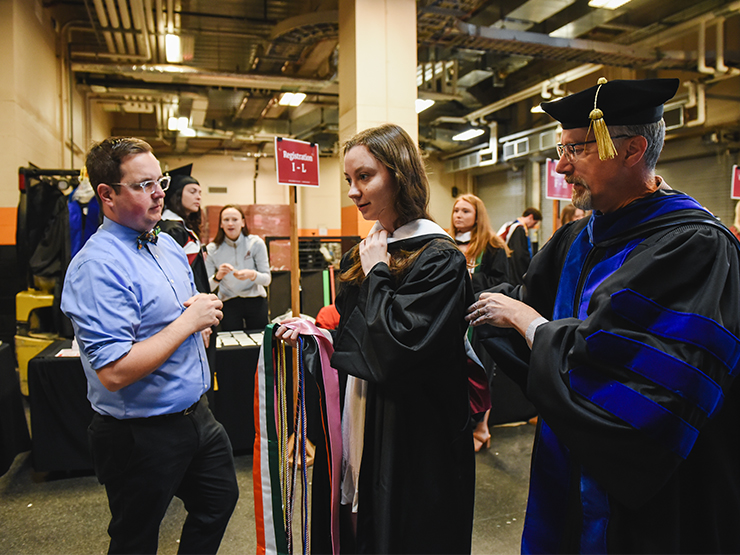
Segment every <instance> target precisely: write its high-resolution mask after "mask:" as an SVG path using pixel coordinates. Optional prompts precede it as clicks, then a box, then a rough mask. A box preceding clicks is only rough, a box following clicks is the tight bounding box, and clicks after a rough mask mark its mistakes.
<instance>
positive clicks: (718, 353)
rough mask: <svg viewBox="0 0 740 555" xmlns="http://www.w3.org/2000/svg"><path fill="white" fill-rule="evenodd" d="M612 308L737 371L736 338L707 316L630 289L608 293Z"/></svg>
mask: <svg viewBox="0 0 740 555" xmlns="http://www.w3.org/2000/svg"><path fill="white" fill-rule="evenodd" d="M611 299H612V309H613V310H614V312H616V313H617V314H619V315H620V316H622V317H623V318H626V319H627V320H630V321H631V322H634V323H635V324H637V325H638V326H640V327H642V328H643V329H645V330H647V331H649V332H650V333H653V334H655V335H658V336H660V337H665V338H667V339H675V340H676V341H681V342H683V343H689V344H691V345H694V346H696V347H699V348H701V349H703V350H705V351H707V352H708V353H710V354H712V355H713V356H715V357H716V358H717V359H718V360H719V361H720V362H722V364H724V365H725V366H726V367H727V368H728V369H729V371H730V374H731V375H732V376H735V375H736V374H737V373H738V372H739V371H740V340H738V338H737V337H735V336H734V335H733V334H732V333H731V332H729V331H728V330H727V328H724V327H722V326H721V325H719V324H718V323H717V322H715V321H714V320H712V319H711V318H707V317H705V316H701V315H699V314H691V313H688V312H677V311H675V310H670V309H668V308H665V307H662V306H660V305H659V304H658V303H656V302H655V301H652V300H651V299H648V298H647V297H644V296H643V295H640V294H639V293H637V292H636V291H632V290H631V289H623V290H622V291H618V292H616V293H614V294H612V297H611Z"/></svg>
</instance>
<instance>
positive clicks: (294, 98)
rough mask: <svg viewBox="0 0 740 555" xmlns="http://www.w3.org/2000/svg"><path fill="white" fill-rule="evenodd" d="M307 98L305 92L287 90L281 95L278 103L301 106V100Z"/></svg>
mask: <svg viewBox="0 0 740 555" xmlns="http://www.w3.org/2000/svg"><path fill="white" fill-rule="evenodd" d="M305 99H306V95H305V93H290V92H286V93H283V94H282V95H281V96H280V100H279V101H278V104H280V106H300V105H301V102H303V101H304V100H305Z"/></svg>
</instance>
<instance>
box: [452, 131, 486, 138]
mask: <svg viewBox="0 0 740 555" xmlns="http://www.w3.org/2000/svg"><path fill="white" fill-rule="evenodd" d="M483 133H485V131H484V130H483V129H481V128H477V129H475V128H473V129H468V130H467V131H463V132H462V133H458V134H457V135H455V136H454V137H452V140H453V141H469V140H470V139H474V138H475V137H480V136H481V135H483Z"/></svg>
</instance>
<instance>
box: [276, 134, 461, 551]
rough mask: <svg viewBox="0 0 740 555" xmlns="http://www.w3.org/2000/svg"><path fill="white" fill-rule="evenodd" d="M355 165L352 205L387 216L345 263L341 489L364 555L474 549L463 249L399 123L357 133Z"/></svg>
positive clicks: (348, 155)
mask: <svg viewBox="0 0 740 555" xmlns="http://www.w3.org/2000/svg"><path fill="white" fill-rule="evenodd" d="M344 172H345V178H346V180H347V182H348V183H349V186H350V190H349V197H350V199H352V201H353V202H354V203H355V205H356V206H357V208H358V209H359V210H360V212H361V213H362V215H363V217H364V218H365V219H366V220H377V221H376V223H375V225H374V226H373V228H372V230H371V231H370V233H369V235H368V236H367V237H366V238H365V239H364V240H363V241H362V242H361V243H360V244H359V245H358V246H356V247H354V248H353V249H352V250H351V251H349V252H348V253H347V254H346V255H345V257H344V259H343V260H342V266H341V276H340V279H341V280H342V281H343V287H342V289H341V292H340V294H339V295H338V296H337V299H336V306H337V309H338V310H339V313H340V315H341V319H340V322H339V328H338V329H337V331H336V332H335V333H334V349H335V351H334V355H333V357H332V359H331V364H332V366H333V367H334V368H336V369H337V370H339V372H340V376H341V375H344V376H347V375H348V376H349V379H348V383H347V387H346V391H347V396H346V400H345V406H344V416H343V436H344V437H345V440H344V447H345V449H349V450H350V451H352V452H353V455H352V456H350V457H349V460H345V464H346V465H347V472H346V473H345V476H344V481H343V486H342V490H343V502H345V503H349V504H350V505H353V506H355V507H356V508H357V537H356V540H357V546H356V547H357V552H358V553H469V552H470V546H471V534H472V524H473V499H474V487H475V459H474V453H473V438H472V433H471V423H470V418H469V402H468V382H467V372H466V361H467V357H466V352H465V333H466V330H467V324H466V322H465V309H466V303H467V302H468V301H469V300H472V298H473V296H472V295H473V293H472V288H471V285H470V278H469V276H468V272H467V269H466V264H465V257H464V255H463V254H462V253H461V252H460V250H459V249H458V248H457V246H456V245H455V243H454V241H453V240H452V238H451V237H450V236H449V235H448V234H447V233H446V232H445V231H444V230H443V229H442V228H441V227H440V226H438V225H437V224H436V223H434V222H432V221H431V218H430V216H429V213H428V209H427V206H428V202H429V185H428V181H427V177H426V171H425V169H424V163H423V160H422V158H421V154H420V152H419V149H418V147H417V146H416V144H415V143H414V142H413V140H412V139H411V138H410V137H409V136H408V134H407V133H406V132H405V131H404V130H403V129H401V128H400V127H399V126H397V125H392V124H386V125H382V126H380V127H376V128H373V129H368V130H366V131H363V132H361V133H359V134H358V135H356V136H355V137H353V138H352V139H350V140H349V141H348V142H347V143H346V144H345V145H344ZM276 336H277V337H278V338H282V339H284V340H286V341H288V342H293V344H295V341H296V340H297V338H298V333H297V331H296V330H290V329H289V328H287V327H284V326H282V327H280V328H279V329H278V331H277V333H276ZM348 428H349V429H348ZM345 434H346V435H345ZM358 445H359V447H360V449H359V450H355V449H353V446H358ZM358 475H359V477H358ZM358 479H359V484H358V483H357V482H356V481H355V480H358Z"/></svg>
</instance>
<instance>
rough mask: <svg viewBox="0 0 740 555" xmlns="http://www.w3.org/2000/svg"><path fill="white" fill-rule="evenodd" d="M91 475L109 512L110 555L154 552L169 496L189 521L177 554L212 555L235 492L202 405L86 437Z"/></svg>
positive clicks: (96, 425) (102, 423)
mask: <svg viewBox="0 0 740 555" xmlns="http://www.w3.org/2000/svg"><path fill="white" fill-rule="evenodd" d="M88 434H89V442H90V448H91V451H92V455H93V464H94V467H95V473H96V475H97V477H98V480H99V481H100V483H101V484H103V485H105V489H106V493H107V494H108V504H109V506H110V512H111V521H110V525H109V526H108V534H109V535H110V537H111V542H110V547H109V550H108V552H109V553H152V554H155V553H156V552H157V544H158V540H159V526H160V524H161V522H162V518H164V515H165V512H166V511H167V507H169V505H170V502H171V501H172V498H173V497H174V496H177V497H179V498H180V499H182V501H183V503H184V504H185V509H186V510H187V512H188V516H187V518H186V519H185V524H184V525H183V528H182V534H181V537H180V548H179V553H216V552H217V551H218V547H219V545H220V544H221V539H222V538H223V535H224V532H225V530H226V525H227V524H228V522H229V519H230V518H231V514H232V513H233V512H234V507H235V506H236V501H237V499H238V497H239V490H238V486H237V482H236V471H235V469H234V458H233V455H232V451H231V443H230V441H229V437H228V436H227V435H226V431H225V430H224V428H223V426H222V425H221V424H220V423H218V422H217V421H216V419H215V418H214V417H213V414H212V413H211V410H210V409H209V408H208V402H207V401H206V399H205V397H202V398H201V399H200V401H199V402H198V404H197V405H196V408H195V410H194V412H192V413H190V414H187V415H184V414H178V415H167V416H155V417H152V418H133V419H129V420H118V419H115V418H112V417H110V416H102V415H100V414H95V416H94V417H93V421H92V423H91V424H90V427H89V429H88Z"/></svg>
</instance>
